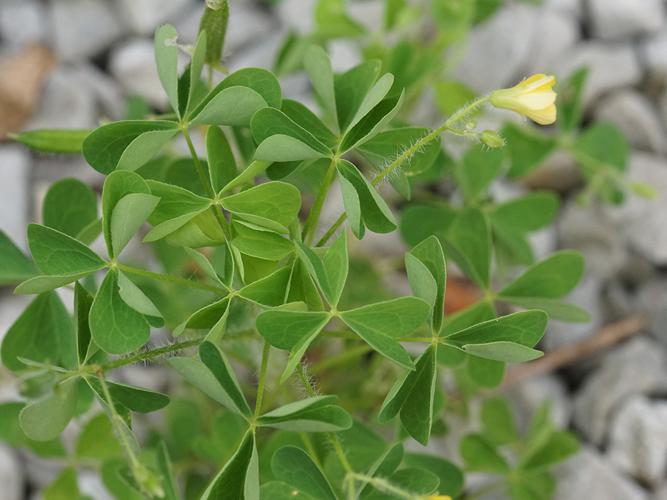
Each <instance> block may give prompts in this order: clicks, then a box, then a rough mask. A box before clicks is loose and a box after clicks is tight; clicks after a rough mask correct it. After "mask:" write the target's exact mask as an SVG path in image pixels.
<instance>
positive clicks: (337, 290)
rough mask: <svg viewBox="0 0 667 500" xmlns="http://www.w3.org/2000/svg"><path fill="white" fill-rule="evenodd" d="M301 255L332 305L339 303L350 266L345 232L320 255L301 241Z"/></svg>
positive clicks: (299, 246)
mask: <svg viewBox="0 0 667 500" xmlns="http://www.w3.org/2000/svg"><path fill="white" fill-rule="evenodd" d="M297 248H298V250H299V256H300V257H301V260H302V262H303V263H304V265H305V266H306V268H307V269H308V272H309V273H310V275H311V277H312V278H313V279H314V280H315V282H316V283H317V284H318V286H319V287H320V289H321V290H322V293H323V294H324V296H325V297H326V299H327V301H328V302H329V304H330V305H331V306H332V307H336V306H337V305H338V301H339V300H340V296H341V293H342V292H343V288H344V286H345V281H346V280H347V273H348V268H349V262H348V256H347V236H346V235H345V233H343V235H342V236H341V237H339V238H338V240H337V241H336V243H334V244H333V245H332V246H331V247H329V248H328V249H327V250H326V252H325V253H324V254H323V255H322V256H321V257H320V255H318V254H317V253H315V251H313V250H312V249H311V248H309V247H307V246H305V245H303V244H301V243H299V244H298V245H297Z"/></svg>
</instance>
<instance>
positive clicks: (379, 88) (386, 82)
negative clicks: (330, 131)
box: [347, 73, 394, 130]
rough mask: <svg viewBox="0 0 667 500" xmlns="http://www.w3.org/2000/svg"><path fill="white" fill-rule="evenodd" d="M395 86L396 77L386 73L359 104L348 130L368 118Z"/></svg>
mask: <svg viewBox="0 0 667 500" xmlns="http://www.w3.org/2000/svg"><path fill="white" fill-rule="evenodd" d="M393 84H394V75H392V74H391V73H385V74H384V75H382V76H381V77H380V78H379V79H378V80H377V82H375V83H374V84H373V86H372V87H371V88H370V89H369V90H368V93H367V94H366V95H365V96H364V98H363V100H362V101H361V102H360V103H359V107H358V108H357V110H356V112H355V113H354V116H353V117H352V119H351V120H350V123H349V124H348V125H347V130H349V129H351V128H353V127H354V126H355V125H356V124H357V123H359V122H360V121H361V119H362V118H363V117H364V116H366V115H367V114H368V113H370V112H371V110H372V109H373V108H374V107H375V106H377V105H378V104H380V102H381V101H382V99H384V97H385V96H386V95H387V94H388V93H389V91H390V90H391V87H392V85H393Z"/></svg>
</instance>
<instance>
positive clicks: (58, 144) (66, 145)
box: [10, 129, 90, 153]
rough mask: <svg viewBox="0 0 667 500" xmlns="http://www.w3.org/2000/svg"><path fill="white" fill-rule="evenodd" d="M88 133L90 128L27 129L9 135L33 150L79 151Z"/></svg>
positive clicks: (53, 151)
mask: <svg viewBox="0 0 667 500" xmlns="http://www.w3.org/2000/svg"><path fill="white" fill-rule="evenodd" d="M89 133H90V130H87V129H85V130H84V129H79V130H77V129H38V130H27V131H25V132H21V133H19V134H16V135H13V136H12V135H10V137H11V138H12V139H14V140H15V141H17V142H20V143H21V144H23V145H25V146H28V147H29V148H30V149H34V150H35V151H42V152H45V153H80V152H81V146H82V145H83V141H84V139H85V138H86V136H87V135H88V134H89Z"/></svg>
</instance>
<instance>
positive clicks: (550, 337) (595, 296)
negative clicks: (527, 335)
mask: <svg viewBox="0 0 667 500" xmlns="http://www.w3.org/2000/svg"><path fill="white" fill-rule="evenodd" d="M601 295H602V283H601V282H600V280H599V279H597V278H595V277H592V276H585V277H584V279H583V280H582V281H581V283H579V285H578V286H577V288H575V289H574V291H573V292H572V293H571V294H570V295H569V296H568V297H566V298H565V302H569V303H572V304H576V305H578V306H579V307H581V308H583V309H585V310H586V311H587V312H588V314H589V315H590V318H591V319H590V321H589V322H587V323H568V322H565V321H550V322H549V326H548V327H547V333H546V335H545V336H544V340H543V344H544V348H545V350H547V351H553V350H555V349H557V348H559V347H562V346H565V345H568V344H572V343H574V342H579V341H581V340H584V339H586V338H588V337H590V336H591V335H594V334H595V332H596V331H597V330H598V329H599V328H600V327H601V326H602V324H603V323H604V304H603V301H602V297H601Z"/></svg>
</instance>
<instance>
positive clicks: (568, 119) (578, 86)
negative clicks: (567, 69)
mask: <svg viewBox="0 0 667 500" xmlns="http://www.w3.org/2000/svg"><path fill="white" fill-rule="evenodd" d="M588 74H589V69H588V68H585V67H584V68H580V69H578V70H577V71H575V72H574V73H572V75H570V78H569V80H568V81H566V82H565V85H564V86H563V87H561V88H560V89H558V98H559V101H560V102H559V103H558V125H559V127H560V128H561V129H562V130H564V131H566V132H567V131H572V130H574V129H576V128H577V127H578V126H579V125H580V123H581V118H582V116H583V95H584V88H585V86H586V82H587V81H588Z"/></svg>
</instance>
